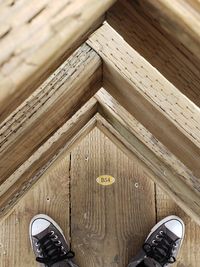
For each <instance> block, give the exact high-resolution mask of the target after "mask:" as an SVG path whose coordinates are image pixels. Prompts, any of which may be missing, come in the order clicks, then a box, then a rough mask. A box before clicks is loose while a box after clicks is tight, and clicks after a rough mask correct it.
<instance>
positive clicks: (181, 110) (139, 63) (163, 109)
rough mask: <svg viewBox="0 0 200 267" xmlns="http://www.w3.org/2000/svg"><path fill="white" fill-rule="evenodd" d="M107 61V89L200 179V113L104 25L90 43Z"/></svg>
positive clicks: (105, 75)
mask: <svg viewBox="0 0 200 267" xmlns="http://www.w3.org/2000/svg"><path fill="white" fill-rule="evenodd" d="M88 44H89V45H91V46H92V47H93V48H94V49H95V50H96V51H97V52H98V53H99V54H100V56H101V57H102V59H103V61H104V88H105V89H106V90H108V91H109V92H110V93H111V94H112V95H113V96H114V97H115V98H116V99H117V100H118V101H119V102H120V103H121V104H122V105H123V106H124V107H125V108H126V109H127V110H128V111H129V112H130V113H131V114H132V115H134V116H135V118H136V119H137V120H138V121H140V122H141V123H142V124H143V125H144V126H145V127H146V128H147V129H148V130H149V131H150V132H151V133H152V134H153V135H154V136H155V137H156V138H157V139H158V140H159V141H160V142H162V143H163V144H164V145H165V146H166V147H167V148H168V149H169V150H170V151H171V152H172V153H173V154H174V155H175V156H177V157H178V158H179V159H180V160H181V161H182V162H183V163H184V164H185V165H186V166H187V167H188V168H189V169H191V170H192V172H193V174H194V175H195V176H197V177H200V167H199V160H200V129H199V122H200V110H199V108H198V107H197V106H196V105H194V104H193V103H192V102H191V101H190V100H189V99H188V98H186V97H185V96H184V95H183V94H182V93H181V92H180V91H179V90H178V89H177V88H176V87H175V86H173V85H172V84H171V83H169V81H168V80H166V79H165V78H164V76H162V75H161V74H160V73H159V72H158V71H157V70H156V69H155V68H153V67H152V66H151V65H150V64H149V63H148V62H147V61H146V60H145V59H144V58H143V57H141V56H140V55H139V54H138V53H137V52H136V51H135V50H134V49H133V48H131V47H130V46H129V45H128V44H127V43H126V42H125V41H124V40H123V39H122V38H121V37H120V36H119V35H118V34H117V33H116V32H115V31H113V30H112V28H111V27H110V26H109V25H107V24H104V25H103V26H102V27H101V28H99V29H98V30H97V31H96V32H95V33H94V34H93V35H92V36H91V37H90V39H89V41H88Z"/></svg>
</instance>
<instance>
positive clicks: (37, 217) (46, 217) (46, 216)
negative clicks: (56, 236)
mask: <svg viewBox="0 0 200 267" xmlns="http://www.w3.org/2000/svg"><path fill="white" fill-rule="evenodd" d="M37 219H45V220H47V221H49V222H50V223H51V224H53V225H54V226H55V227H56V228H57V229H58V230H59V231H60V232H61V234H62V235H63V238H64V240H65V242H66V243H67V241H66V238H65V235H64V233H63V230H62V229H61V228H60V226H59V225H58V224H57V223H56V222H55V221H54V220H53V219H52V218H51V217H49V216H48V215H46V214H37V215H36V216H34V217H33V218H32V220H31V221H30V225H29V237H30V241H31V246H32V249H33V241H32V232H31V230H32V224H33V222H34V221H35V220H37ZM67 245H68V243H67Z"/></svg>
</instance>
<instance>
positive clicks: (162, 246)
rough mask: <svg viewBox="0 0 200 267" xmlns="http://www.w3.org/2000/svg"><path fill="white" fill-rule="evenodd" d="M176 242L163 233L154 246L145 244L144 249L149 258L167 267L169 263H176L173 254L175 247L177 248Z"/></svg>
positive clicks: (158, 236)
mask: <svg viewBox="0 0 200 267" xmlns="http://www.w3.org/2000/svg"><path fill="white" fill-rule="evenodd" d="M176 241H177V240H176ZM176 241H174V240H172V239H171V238H170V237H169V236H168V235H167V234H165V233H163V232H161V233H160V234H159V235H157V240H154V243H153V244H149V243H144V245H143V249H144V251H145V252H146V255H147V257H150V258H152V259H154V260H155V261H157V262H158V263H159V264H160V265H161V266H165V264H167V263H174V262H175V261H176V259H175V257H174V256H173V254H172V253H173V249H174V247H176Z"/></svg>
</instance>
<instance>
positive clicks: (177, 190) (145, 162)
mask: <svg viewBox="0 0 200 267" xmlns="http://www.w3.org/2000/svg"><path fill="white" fill-rule="evenodd" d="M98 117H99V118H98ZM96 118H97V127H98V128H99V129H101V130H102V131H103V132H104V133H105V134H106V135H107V136H109V138H110V139H111V140H113V142H115V143H116V144H117V145H118V146H119V148H120V149H121V150H122V151H124V152H125V153H126V154H127V155H129V156H130V157H131V158H132V159H133V160H134V161H137V162H138V163H139V164H141V165H142V166H143V168H144V169H145V170H146V172H147V173H148V175H149V177H150V178H151V179H152V180H153V181H154V182H155V183H157V184H158V185H159V186H160V187H161V188H162V189H163V190H164V191H165V192H166V193H167V194H169V195H170V197H171V198H172V199H173V200H174V201H175V202H176V203H177V204H178V205H179V206H180V207H181V208H182V209H183V210H184V211H185V212H186V213H187V214H188V215H189V216H190V217H192V218H193V219H194V220H195V221H196V222H197V223H198V224H200V217H199V213H200V206H199V202H200V194H199V192H197V191H195V190H194V188H193V187H191V186H189V185H188V183H186V182H185V181H184V180H183V179H182V178H183V177H181V175H179V174H178V173H176V172H174V170H173V169H172V168H170V167H169V166H168V165H167V164H166V163H164V162H163V161H162V160H160V159H159V158H158V157H157V156H156V155H155V154H154V153H153V152H152V151H151V150H150V149H148V147H147V146H146V145H145V144H143V143H142V142H141V141H140V140H139V139H138V138H137V137H136V136H135V135H134V134H133V133H131V131H129V130H127V129H126V127H124V126H123V124H121V123H120V122H119V121H118V122H116V121H115V120H112V122H110V123H108V121H106V120H105V119H104V118H103V117H102V116H101V115H98V116H96Z"/></svg>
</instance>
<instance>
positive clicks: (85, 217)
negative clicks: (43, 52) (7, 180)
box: [70, 128, 155, 267]
mask: <svg viewBox="0 0 200 267" xmlns="http://www.w3.org/2000/svg"><path fill="white" fill-rule="evenodd" d="M104 174H109V175H112V176H113V177H114V178H115V179H116V182H115V183H114V184H113V185H111V186H102V185H99V184H98V183H97V182H96V179H97V177H98V176H99V175H104ZM70 177H71V200H72V202H71V223H72V224H71V233H72V248H73V249H74V250H75V252H76V255H77V257H76V262H77V263H78V264H79V265H80V266H81V267H84V266H87V267H93V266H95V267H97V266H99V267H102V266H107V267H111V266H112V267H114V266H119V267H124V266H126V265H127V263H128V259H130V258H131V257H132V256H134V254H135V253H136V252H137V250H138V249H139V248H140V246H141V244H142V242H143V239H144V237H145V235H146V234H147V233H148V231H149V229H150V227H151V226H152V225H153V224H154V222H155V206H154V204H155V203H154V185H153V183H152V182H151V181H150V180H149V179H148V175H146V174H145V173H144V172H143V169H142V168H141V167H140V165H139V164H137V163H136V162H135V161H133V160H130V159H128V157H127V156H126V155H125V154H124V153H123V152H121V151H120V150H119V149H118V148H117V147H116V146H115V145H114V144H113V143H112V142H111V141H110V140H109V139H108V138H107V137H105V135H104V134H103V133H102V132H100V131H99V130H98V129H96V128H95V129H94V130H93V131H92V132H91V133H90V134H89V135H88V136H87V137H86V138H85V139H84V140H83V141H82V142H81V143H80V144H79V145H78V146H77V147H76V148H74V150H73V151H72V165H71V175H70ZM147 199H148V201H147Z"/></svg>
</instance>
